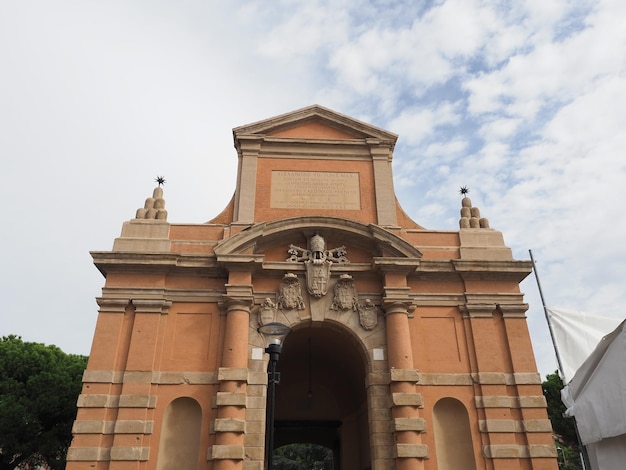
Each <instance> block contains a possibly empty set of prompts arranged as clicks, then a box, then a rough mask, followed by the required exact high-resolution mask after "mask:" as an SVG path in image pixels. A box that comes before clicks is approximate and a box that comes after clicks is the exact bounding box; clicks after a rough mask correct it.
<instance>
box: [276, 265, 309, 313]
mask: <svg viewBox="0 0 626 470" xmlns="http://www.w3.org/2000/svg"><path fill="white" fill-rule="evenodd" d="M277 307H278V308H279V309H281V310H294V309H298V310H304V300H303V299H302V289H301V287H300V280H299V279H298V276H296V275H295V274H293V273H287V274H285V276H284V277H283V281H282V282H281V283H280V287H279V289H278V302H277Z"/></svg>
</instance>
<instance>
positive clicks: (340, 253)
mask: <svg viewBox="0 0 626 470" xmlns="http://www.w3.org/2000/svg"><path fill="white" fill-rule="evenodd" d="M309 248H310V249H308V250H307V249H304V248H300V247H299V246H295V245H290V246H289V251H288V253H289V255H290V256H289V258H287V261H292V262H299V261H304V264H305V266H306V288H307V291H308V292H309V294H311V295H312V296H313V297H315V298H317V299H319V298H320V297H322V296H324V295H326V293H327V292H328V285H329V281H330V267H331V265H332V264H333V263H347V262H348V259H347V258H346V247H345V246H340V247H338V248H333V249H332V250H327V249H326V241H325V240H324V238H323V237H321V236H320V235H319V234H317V233H316V234H315V235H313V236H312V237H311V238H310V240H309Z"/></svg>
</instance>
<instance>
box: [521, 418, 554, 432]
mask: <svg viewBox="0 0 626 470" xmlns="http://www.w3.org/2000/svg"><path fill="white" fill-rule="evenodd" d="M522 425H523V427H524V431H525V432H552V424H551V423H550V420H549V419H525V420H524V421H522Z"/></svg>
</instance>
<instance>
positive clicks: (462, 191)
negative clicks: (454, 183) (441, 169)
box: [459, 186, 469, 197]
mask: <svg viewBox="0 0 626 470" xmlns="http://www.w3.org/2000/svg"><path fill="white" fill-rule="evenodd" d="M459 194H460V195H461V196H463V197H465V196H467V195H468V194H469V188H468V187H467V186H461V189H459Z"/></svg>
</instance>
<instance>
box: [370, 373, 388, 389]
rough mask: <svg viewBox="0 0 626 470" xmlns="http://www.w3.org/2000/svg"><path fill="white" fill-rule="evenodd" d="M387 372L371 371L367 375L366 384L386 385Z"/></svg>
mask: <svg viewBox="0 0 626 470" xmlns="http://www.w3.org/2000/svg"><path fill="white" fill-rule="evenodd" d="M388 384H389V374H388V373H386V372H371V373H369V374H368V376H367V386H368V387H369V386H372V385H388Z"/></svg>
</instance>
